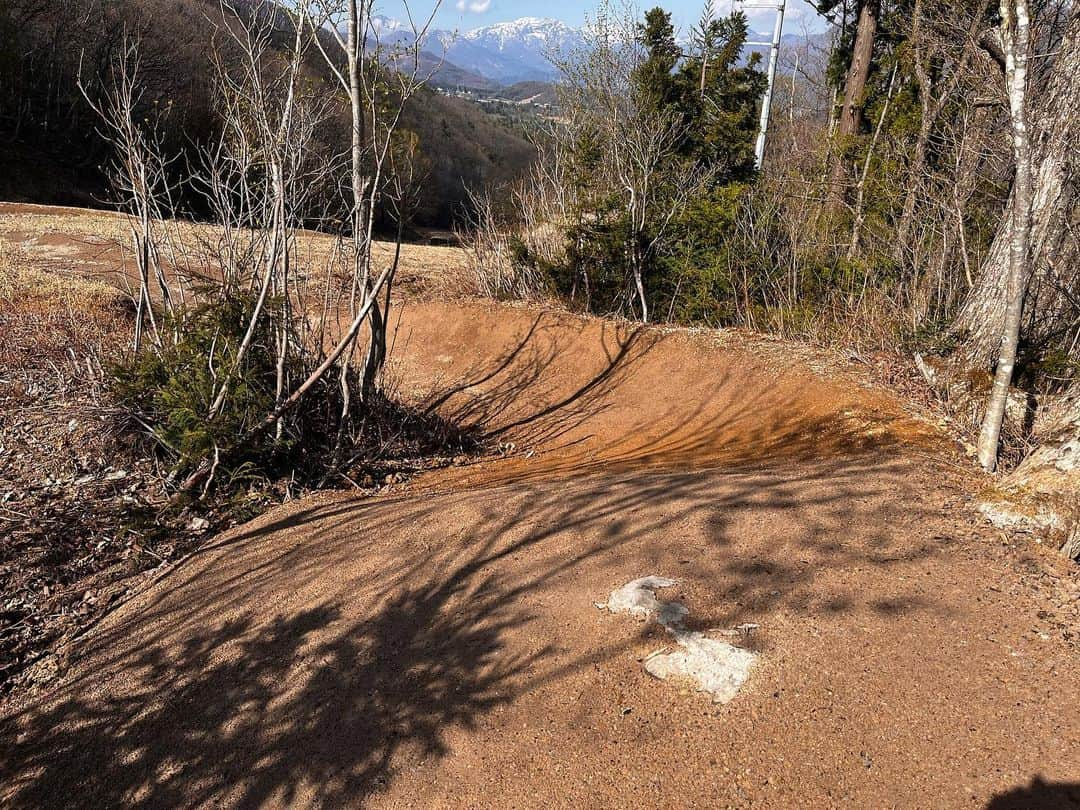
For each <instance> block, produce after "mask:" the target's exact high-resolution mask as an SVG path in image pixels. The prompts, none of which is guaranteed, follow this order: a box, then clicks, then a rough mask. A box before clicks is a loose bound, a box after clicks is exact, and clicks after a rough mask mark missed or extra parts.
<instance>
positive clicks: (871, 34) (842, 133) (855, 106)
mask: <svg viewBox="0 0 1080 810" xmlns="http://www.w3.org/2000/svg"><path fill="white" fill-rule="evenodd" d="M878 11H879V9H878V0H865V2H863V4H862V8H861V9H860V10H859V24H858V27H857V28H856V31H855V47H854V49H853V51H852V54H851V66H850V67H849V68H848V73H847V78H846V79H845V81H844V105H843V107H842V108H841V110H840V119H839V121H838V122H837V126H836V136H837V138H838V139H839V140H840V141H841V143H843V142H844V141H845V140H847V139H848V138H850V137H851V136H852V135H855V134H856V133H858V131H859V130H860V129H861V128H862V104H863V93H864V92H865V91H866V80H867V78H868V77H869V75H870V62H871V60H872V58H873V55H874V39H875V37H876V36H877V25H878ZM843 181H844V160H843V156H842V154H841V150H837V152H836V153H835V155H834V156H833V167H832V194H833V197H834V200H836V201H839V200H840V199H841V198H842V196H843Z"/></svg>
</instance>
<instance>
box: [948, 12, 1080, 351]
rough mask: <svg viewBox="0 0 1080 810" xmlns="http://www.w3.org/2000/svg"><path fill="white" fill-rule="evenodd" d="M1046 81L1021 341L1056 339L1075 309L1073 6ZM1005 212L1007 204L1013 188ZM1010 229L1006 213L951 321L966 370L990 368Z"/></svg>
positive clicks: (1037, 124) (1040, 103) (1076, 66)
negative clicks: (1028, 275) (960, 305)
mask: <svg viewBox="0 0 1080 810" xmlns="http://www.w3.org/2000/svg"><path fill="white" fill-rule="evenodd" d="M1053 59H1054V62H1053V65H1052V67H1051V68H1050V72H1049V76H1048V77H1047V80H1046V81H1045V82H1042V83H1039V84H1036V85H1033V86H1034V87H1036V88H1038V89H1037V94H1036V96H1035V97H1034V98H1032V99H1031V100H1030V104H1029V109H1030V115H1029V124H1030V127H1031V136H1030V151H1031V163H1032V177H1031V182H1032V189H1031V211H1030V222H1031V230H1030V240H1029V260H1030V268H1031V280H1030V284H1029V288H1028V295H1027V301H1026V304H1025V312H1026V314H1025V316H1024V319H1023V323H1022V328H1023V333H1024V336H1025V338H1026V339H1027V340H1029V341H1032V342H1035V343H1045V342H1048V341H1053V340H1054V339H1055V338H1056V337H1059V334H1058V333H1059V331H1060V329H1061V327H1062V319H1063V316H1067V315H1068V314H1069V313H1070V312H1072V313H1074V315H1075V312H1076V307H1075V300H1076V297H1077V290H1078V287H1080V239H1078V234H1080V206H1078V204H1077V203H1078V198H1080V189H1078V183H1080V178H1078V176H1077V166H1078V161H1077V159H1076V157H1075V149H1076V137H1077V126H1078V120H1080V11H1078V10H1074V11H1073V12H1072V16H1071V18H1070V20H1069V23H1068V26H1067V28H1066V31H1065V34H1064V36H1063V38H1062V41H1061V44H1060V48H1059V49H1058V52H1057V54H1056V55H1054V56H1053ZM1015 182H1016V181H1014V188H1013V192H1012V193H1011V195H1010V199H1009V204H1008V208H1007V210H1009V211H1011V210H1012V209H1013V207H1014V199H1015V196H1016V187H1015ZM1010 261H1011V233H1010V228H1009V218H1008V217H1006V218H1005V219H1004V220H1003V222H1002V224H1001V226H1000V227H999V228H998V231H997V234H996V235H995V237H994V241H993V243H992V245H991V247H990V251H989V253H988V254H987V256H986V259H985V260H984V261H983V265H982V271H981V273H980V274H979V275H978V277H977V278H976V281H975V286H974V287H972V289H971V290H970V291H969V293H968V295H967V297H966V299H965V302H964V305H963V307H962V308H961V310H960V313H959V314H958V315H957V318H956V321H955V322H954V325H953V330H952V331H953V333H954V334H955V335H956V336H957V337H958V338H960V339H961V342H962V345H963V347H964V348H963V352H962V359H963V361H964V362H965V364H966V365H967V366H968V368H969V369H984V368H988V367H990V365H991V364H992V361H993V358H994V352H995V350H996V349H997V347H998V345H999V342H1000V338H1001V335H1002V334H1003V332H1004V330H1005V323H1006V313H1007V310H1008V305H1009V290H1008V281H1009V273H1008V267H1009V263H1010Z"/></svg>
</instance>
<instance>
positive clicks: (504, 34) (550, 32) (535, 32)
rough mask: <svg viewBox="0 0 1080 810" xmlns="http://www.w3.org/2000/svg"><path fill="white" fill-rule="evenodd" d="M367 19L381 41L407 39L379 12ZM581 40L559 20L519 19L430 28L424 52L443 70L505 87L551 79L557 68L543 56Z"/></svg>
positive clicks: (402, 41) (409, 35)
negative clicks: (439, 62)
mask: <svg viewBox="0 0 1080 810" xmlns="http://www.w3.org/2000/svg"><path fill="white" fill-rule="evenodd" d="M372 22H373V27H374V29H375V30H374V32H373V33H374V35H375V36H377V37H378V38H379V40H380V41H381V42H382V43H383V44H384V45H387V46H393V45H402V44H408V43H410V42H411V41H412V32H411V31H410V29H409V27H408V26H407V25H403V24H402V23H400V22H398V21H396V20H392V19H390V18H388V17H381V16H380V17H376V18H373V20H372ZM584 43H585V39H584V37H583V36H582V34H581V32H580V31H579V30H577V29H576V28H572V27H570V26H569V25H567V24H566V23H564V22H561V21H560V20H552V19H545V18H541V17H523V18H521V19H520V20H513V21H511V22H503V23H496V24H494V25H486V26H483V27H482V28H475V29H473V30H471V31H431V32H429V33H428V36H427V42H426V43H425V44H424V50H425V51H426V52H428V54H430V55H432V56H436V57H439V58H441V60H442V62H443V64H444V65H446V66H447V71H446V72H448V73H450V72H454V73H455V74H460V75H468V74H472V75H476V76H479V77H481V78H482V79H484V80H485V81H487V82H491V83H495V84H501V85H507V84H514V83H516V82H522V81H550V80H553V79H555V78H556V76H557V75H558V70H557V69H556V68H555V66H554V65H553V64H552V63H551V60H550V58H549V57H552V56H558V55H559V54H565V53H568V52H569V51H572V50H574V49H576V48H579V47H581V46H582V45H583V44H584ZM441 72H442V71H440V73H441Z"/></svg>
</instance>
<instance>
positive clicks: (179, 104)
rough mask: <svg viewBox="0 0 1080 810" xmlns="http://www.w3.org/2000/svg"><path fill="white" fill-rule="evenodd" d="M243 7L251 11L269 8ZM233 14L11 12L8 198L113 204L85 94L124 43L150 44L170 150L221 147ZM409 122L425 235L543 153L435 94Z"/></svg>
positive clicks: (191, 1)
mask: <svg viewBox="0 0 1080 810" xmlns="http://www.w3.org/2000/svg"><path fill="white" fill-rule="evenodd" d="M233 5H234V6H235V8H236V9H237V10H242V9H245V8H256V7H257V5H258V4H251V3H247V2H245V3H241V4H233ZM229 7H230V6H229V5H228V4H226V5H225V6H222V5H221V4H219V3H218V2H216V0H183V1H182V2H164V0H119V2H108V1H107V0H76V2H74V3H60V2H56V1H55V0H10V2H5V3H4V4H3V5H2V6H0V138H2V139H3V142H4V149H3V150H2V151H0V197H3V198H4V199H10V200H25V201H28V202H41V203H63V204H77V205H102V204H105V203H106V202H107V201H108V199H109V189H108V182H107V179H106V177H105V175H104V173H103V171H102V167H103V165H104V164H105V162H106V161H107V160H108V158H109V152H108V150H107V148H106V145H105V143H104V141H103V139H102V138H101V137H100V136H99V134H98V132H97V129H98V127H99V121H98V118H97V116H96V115H95V114H94V112H93V111H92V110H91V109H90V105H89V104H88V103H87V100H86V99H85V98H84V97H83V94H82V92H81V91H80V90H79V87H78V84H79V76H80V74H81V75H82V77H83V83H84V84H85V86H86V90H87V92H88V93H89V94H90V96H91V97H92V98H93V97H95V96H96V95H97V94H100V92H101V86H102V84H103V83H105V82H107V78H108V76H109V75H110V71H111V70H112V69H113V65H114V62H115V60H116V59H117V56H118V53H119V51H120V47H121V42H122V40H123V39H124V37H125V36H126V37H128V38H132V39H137V40H138V42H139V51H140V62H141V80H142V84H141V87H140V105H141V106H142V107H143V108H144V109H146V110H152V111H153V112H154V114H155V116H156V117H160V118H161V121H162V132H163V134H164V136H165V139H166V142H165V143H164V144H163V147H164V148H165V150H166V151H167V152H170V153H175V154H181V153H183V154H192V153H193V148H194V147H195V146H196V145H198V144H203V143H206V142H207V141H208V140H209V139H212V138H214V137H215V136H216V134H217V133H218V132H219V131H220V128H221V123H220V119H221V110H220V103H221V102H220V98H219V96H218V95H217V94H216V92H215V89H214V86H213V76H212V74H213V71H214V67H213V64H214V57H213V54H214V51H215V49H216V48H220V47H221V46H223V45H227V44H228V43H227V40H228V36H227V35H226V34H225V30H224V27H225V18H227V17H228V16H229V15H230V14H231V13H232V12H231V11H228V9H229ZM223 9H225V10H226V11H225V18H223ZM285 41H286V38H284V37H282V38H281V41H279V42H278V45H279V46H280V45H282V44H283V43H284V42H285ZM313 56H314V54H313V53H312V54H309V55H308V57H307V62H308V68H307V74H308V80H310V81H314V82H320V83H326V82H328V81H329V74H328V73H327V71H326V69H325V67H324V66H322V65H320V64H319V61H318V60H317V59H315V58H312V57H313ZM423 58H424V60H425V63H424V67H425V68H426V69H427V70H435V69H436V67H438V66H439V63H438V60H436V59H434V57H432V56H431V55H430V54H429V53H425V54H423ZM442 78H446V77H445V76H444V77H442ZM405 114H406V117H407V122H408V128H409V130H410V131H411V132H413V133H414V134H415V135H416V137H417V138H418V144H419V153H420V155H422V158H421V161H420V162H421V163H422V164H423V166H422V167H421V168H420V169H418V170H422V171H424V172H426V173H427V176H428V178H429V181H430V182H429V183H428V184H427V187H426V190H425V194H424V196H423V200H422V201H421V203H420V205H419V207H418V209H417V210H416V211H415V213H414V219H415V221H416V222H417V223H418V224H423V225H434V226H441V227H449V226H450V225H452V224H453V222H454V221H455V219H456V218H460V217H461V216H462V214H463V213H464V208H465V207H466V206H467V201H468V192H469V191H470V190H471V191H474V192H475V191H478V190H480V189H481V188H483V187H485V186H487V185H505V184H506V183H509V182H511V181H512V180H514V179H516V178H518V177H520V176H521V174H522V172H523V171H524V170H525V169H526V168H527V167H528V165H529V164H530V163H531V161H532V159H533V156H534V154H535V149H534V148H533V146H532V145H531V144H530V143H529V142H528V141H526V140H525V138H524V137H523V135H522V134H521V132H520V130H519V131H516V132H515V131H514V130H512V129H511V128H510V127H507V126H504V125H503V123H502V120H501V119H500V118H499V117H497V116H491V115H489V114H487V113H486V112H485V111H484V110H483V109H482V108H481V107H480V106H478V105H475V104H472V103H469V102H468V101H465V100H461V99H455V98H452V97H448V96H440V95H437V94H436V93H435V92H434V90H425V91H423V92H422V93H421V95H420V96H419V97H418V98H416V99H415V100H414V102H413V103H412V104H411V105H410V106H409V108H408V109H407V110H406V113H405ZM347 128H348V124H347V121H346V119H345V118H344V117H343V113H340V114H338V116H337V118H335V119H333V120H330V121H328V122H326V124H324V126H323V130H322V131H321V132H320V134H319V137H320V138H321V139H323V140H325V141H326V143H327V149H328V150H332V149H333V148H336V147H339V146H341V145H343V144H345V143H346V142H347V138H348V135H347ZM189 202H190V204H191V205H193V206H195V205H197V203H196V202H195V201H189Z"/></svg>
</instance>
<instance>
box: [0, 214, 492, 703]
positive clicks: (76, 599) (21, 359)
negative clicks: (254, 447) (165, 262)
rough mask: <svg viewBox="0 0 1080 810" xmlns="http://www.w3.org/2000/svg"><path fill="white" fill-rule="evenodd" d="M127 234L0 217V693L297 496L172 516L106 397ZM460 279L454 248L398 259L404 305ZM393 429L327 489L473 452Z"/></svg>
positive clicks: (287, 490) (461, 441)
mask: <svg viewBox="0 0 1080 810" xmlns="http://www.w3.org/2000/svg"><path fill="white" fill-rule="evenodd" d="M162 225H163V226H165V227H167V228H169V229H170V230H171V231H173V232H174V233H175V234H176V235H178V236H179V237H180V239H181V240H182V241H180V242H178V243H179V244H186V245H189V246H190V247H191V250H192V251H196V250H198V249H199V246H200V245H202V244H204V243H206V242H207V241H208V240H209V239H210V238H212V237H213V228H211V227H210V226H204V225H193V224H190V223H175V222H170V223H162ZM126 231H127V224H126V221H125V219H124V218H123V217H121V216H118V215H115V214H111V213H108V212H89V211H79V210H75V209H71V210H65V209H50V208H40V209H33V208H27V207H18V208H16V207H14V206H7V207H6V210H0V591H2V593H3V594H4V597H3V602H2V603H0V691H7V690H8V689H10V688H12V687H14V686H15V685H16V684H18V683H24V682H28V681H34V680H47V679H49V678H50V677H51V676H52V673H53V672H54V671H55V669H56V658H55V655H54V653H55V651H56V650H57V649H58V648H59V647H61V646H62V642H63V641H64V640H65V639H68V638H70V637H72V636H73V635H75V634H78V633H79V632H81V631H82V630H83V629H85V628H86V627H87V626H89V625H90V624H91V623H92V622H93V621H94V620H95V619H96V618H97V617H99V616H100V615H102V614H103V613H104V612H105V611H106V610H108V609H109V607H110V606H111V605H113V604H115V603H116V602H117V600H119V599H121V598H123V597H124V595H125V594H127V593H129V592H130V591H131V589H132V588H134V587H136V586H137V585H138V583H139V582H140V581H141V577H143V576H146V575H147V574H148V572H150V571H152V570H154V569H156V568H158V567H160V566H161V565H163V564H166V563H169V562H171V561H174V560H176V559H178V558H179V557H181V556H183V555H184V554H186V553H188V552H190V551H191V550H193V549H194V548H195V547H197V545H198V544H199V543H200V542H201V541H202V540H204V539H206V538H207V537H209V536H210V535H211V533H212V532H213V531H214V530H216V529H219V528H222V527H225V526H228V525H232V524H235V523H237V522H242V521H243V520H245V519H247V518H249V517H251V516H253V515H255V514H257V513H259V512H260V511H262V510H263V509H264V508H266V506H267V505H269V504H272V503H277V502H280V501H282V500H284V499H289V498H291V497H295V496H297V495H299V494H300V492H301V491H302V487H300V486H298V485H297V484H296V482H293V481H289V480H274V481H271V480H258V479H253V480H251V481H250V482H248V483H247V485H246V486H244V487H242V488H241V489H240V490H239V491H237V490H234V491H233V493H232V494H231V495H230V496H229V497H228V498H224V499H214V498H210V499H207V500H205V501H203V502H198V503H190V504H187V505H178V504H173V503H172V502H171V500H170V495H171V486H170V481H169V480H168V470H167V469H166V468H165V467H164V466H163V465H161V464H160V462H159V460H158V459H157V458H156V457H155V455H154V454H153V453H152V452H150V448H148V447H147V444H146V442H145V439H144V438H143V437H142V436H141V435H140V433H139V427H140V426H138V425H136V424H133V423H132V422H131V421H130V415H129V414H126V413H125V411H124V410H123V409H121V408H118V407H116V406H115V404H114V403H113V401H112V397H111V394H110V389H111V382H112V380H111V369H112V367H113V364H114V363H115V362H116V361H118V360H119V359H121V357H122V356H123V354H124V353H125V352H129V351H130V348H129V347H130V343H131V336H132V328H133V323H134V311H135V310H134V305H133V303H132V298H131V295H132V290H131V289H130V286H131V283H130V272H131V269H132V268H130V267H128V268H126V269H127V272H126V273H125V272H121V268H122V267H123V265H124V261H125V251H124V249H123V247H122V246H123V244H124V242H125V240H126V239H127V238H128V233H127V232H126ZM298 243H299V247H298V255H299V256H301V257H302V260H301V261H302V265H301V266H303V264H304V263H306V262H307V261H311V262H312V264H313V265H315V266H317V265H318V261H319V260H320V259H325V257H326V256H327V255H328V254H329V253H330V252H332V251H333V250H335V244H334V240H333V239H331V238H329V237H326V236H323V235H319V234H315V233H310V232H306V233H303V234H301V236H300V238H299V239H298ZM390 250H391V246H390V245H388V244H386V243H377V244H376V245H375V253H376V255H377V256H379V255H383V256H385V255H387V254H388V253H389V251H390ZM127 261H128V263H130V257H128V258H127ZM462 268H463V259H462V254H461V252H460V251H458V250H455V249H449V248H438V247H426V246H411V245H410V246H406V247H405V249H404V250H403V251H402V259H401V269H402V275H403V277H404V278H405V280H406V284H405V288H406V289H407V290H408V291H410V292H411V293H412V294H416V295H423V294H426V293H433V292H438V293H447V292H449V291H450V290H451V289H452V288H457V289H456V290H455V291H458V292H459V291H460V284H461V279H462V277H463V270H462ZM402 415H403V413H394V414H392V415H390V418H385V419H380V418H379V415H378V414H375V415H373V417H372V419H371V420H370V425H371V427H372V428H373V430H372V431H369V432H368V434H367V436H368V443H367V444H366V445H365V446H364V447H362V448H359V450H358V452H359V451H360V450H362V451H363V452H362V463H357V464H356V465H354V466H353V468H351V469H349V470H345V471H343V473H342V475H341V476H339V477H337V478H336V479H335V480H333V481H329V482H327V483H328V485H330V486H345V487H350V488H351V487H353V486H356V487H359V488H361V489H364V490H366V491H369V492H373V491H377V490H379V489H381V488H384V487H387V486H390V485H392V484H394V483H396V482H398V481H401V480H403V479H404V478H405V477H407V476H409V475H411V474H413V473H415V472H416V471H418V470H420V469H427V468H430V467H433V466H441V465H445V464H449V463H453V462H454V460H455V458H458V459H460V458H462V456H461V455H460V453H461V450H462V447H463V446H471V445H469V442H468V441H467V440H466V439H465V438H464V437H462V436H458V435H454V436H452V437H450V438H452V439H453V440H454V441H455V442H456V443H457V444H456V446H455V448H454V449H453V450H450V451H443V452H439V451H438V449H437V448H436V447H435V444H438V443H440V442H443V441H445V440H446V439H447V438H448V436H447V435H446V434H445V432H444V433H442V434H440V432H439V430H438V429H439V428H440V425H436V424H434V423H432V422H431V420H430V419H424V418H421V417H419V416H418V415H417V416H416V417H409V418H405V419H402V418H401V417H402ZM405 415H406V416H408V414H407V413H406V414H405ZM384 416H385V415H384ZM447 452H449V455H447Z"/></svg>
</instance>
